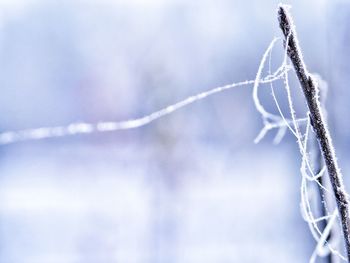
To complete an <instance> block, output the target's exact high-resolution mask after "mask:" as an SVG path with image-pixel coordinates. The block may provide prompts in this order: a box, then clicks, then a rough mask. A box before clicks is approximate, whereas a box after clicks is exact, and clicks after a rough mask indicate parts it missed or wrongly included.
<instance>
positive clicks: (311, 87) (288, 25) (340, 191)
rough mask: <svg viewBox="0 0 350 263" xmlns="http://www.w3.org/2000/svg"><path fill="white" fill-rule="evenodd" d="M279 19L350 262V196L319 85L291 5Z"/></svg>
mask: <svg viewBox="0 0 350 263" xmlns="http://www.w3.org/2000/svg"><path fill="white" fill-rule="evenodd" d="M278 20H279V24H280V27H281V30H282V32H283V34H284V36H285V38H286V40H285V42H284V44H285V46H286V49H287V53H288V56H289V58H290V60H291V62H292V64H293V66H294V69H295V72H296V75H297V77H298V79H299V82H300V85H301V87H302V90H303V92H304V95H305V98H306V101H307V105H308V108H309V111H310V112H309V117H310V121H311V125H312V127H313V130H314V132H315V134H316V138H317V140H318V143H319V146H320V149H321V151H322V155H323V158H324V161H325V164H326V167H327V170H328V174H329V177H330V181H331V184H332V188H333V192H334V196H335V199H336V202H337V206H338V209H339V213H340V219H341V223H342V230H343V235H344V240H345V247H346V251H347V257H348V260H349V261H350V234H349V230H350V221H349V201H348V195H347V193H346V191H345V188H344V183H343V178H342V174H341V172H340V169H339V167H338V163H337V159H336V156H335V150H334V146H333V143H332V140H331V137H330V133H329V130H328V128H327V125H326V122H325V120H324V117H323V114H322V111H321V107H320V103H319V98H318V96H319V94H318V87H317V83H316V81H315V79H314V78H313V77H312V75H311V74H310V73H309V72H308V71H307V68H306V66H305V63H304V60H303V56H302V53H301V50H300V47H299V43H298V39H297V35H296V31H295V27H294V24H293V21H292V18H291V15H290V14H289V11H288V6H285V5H279V8H278Z"/></svg>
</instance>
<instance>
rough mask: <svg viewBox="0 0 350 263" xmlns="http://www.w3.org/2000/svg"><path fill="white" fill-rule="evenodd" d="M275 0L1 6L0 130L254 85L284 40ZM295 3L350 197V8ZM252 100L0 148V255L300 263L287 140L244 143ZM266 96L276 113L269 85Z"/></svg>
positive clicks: (147, 109) (233, 94) (294, 174)
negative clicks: (323, 85) (268, 55)
mask: <svg viewBox="0 0 350 263" xmlns="http://www.w3.org/2000/svg"><path fill="white" fill-rule="evenodd" d="M278 2H279V1H260V0H251V1H238V0H237V1H231V0H218V1H209V0H204V1H175V0H169V1H161V0H144V1H142V0H118V1H97V0H96V1H25V0H13V1H10V0H8V1H5V0H1V1H0V87H1V96H0V130H1V131H7V130H21V129H26V128H35V127H41V126H55V125H65V124H69V123H72V122H76V121H86V122H97V121H109V120H113V121H119V120H125V119H129V118H135V117H140V116H143V115H145V114H149V113H151V112H153V111H155V110H158V109H160V108H162V107H164V106H167V105H169V104H172V103H175V102H177V101H179V100H181V99H183V98H186V97H188V96H190V95H193V94H196V93H198V92H201V91H205V90H208V89H210V88H213V87H216V86H220V85H223V84H228V83H232V82H238V81H243V80H247V79H254V77H255V74H256V71H257V68H258V65H259V61H260V58H261V56H262V54H263V53H264V51H265V49H266V48H267V46H268V45H269V43H270V41H271V40H272V39H273V37H275V36H280V35H281V34H280V30H279V28H278V23H277V18H276V9H277V4H278ZM288 3H290V4H292V5H293V9H292V13H293V15H294V19H295V22H296V26H297V30H298V34H299V38H300V41H301V45H302V48H303V50H304V57H305V60H306V62H307V64H308V66H309V68H310V70H311V71H312V72H318V73H319V74H320V75H321V76H322V77H323V78H324V79H325V80H326V81H327V82H328V85H329V97H328V101H327V107H328V114H329V115H328V116H329V119H330V126H331V130H332V134H333V135H334V141H335V145H336V148H337V153H338V158H339V162H340V166H341V167H342V171H343V173H344V176H345V181H346V184H347V188H348V189H350V179H347V177H348V175H349V174H350V163H349V162H348V161H347V160H348V158H349V157H350V151H349V146H350V122H349V121H348V119H347V116H349V114H350V106H349V102H348V101H349V95H350V90H349V86H348V83H349V81H350V80H349V72H350V67H349V64H348V57H349V55H350V49H349V47H348V43H349V41H350V28H349V26H348V24H349V19H350V4H349V3H347V1H325V0H324V1H319V0H318V1H316V0H314V1H289V2H288ZM315 4H317V6H315ZM310 13H311V15H310ZM280 45H281V43H280V42H279V43H278V46H280ZM281 50H282V47H279V48H276V52H275V53H274V56H273V65H274V67H276V66H277V65H278V64H279V63H280V62H281V60H282V57H281V54H282V53H281ZM278 87H282V85H281V83H279V84H278V83H276V93H277V95H278V97H279V98H280V99H281V103H282V102H283V101H284V100H285V98H284V96H285V93H284V92H283V90H282V89H278ZM292 88H293V94H294V95H295V98H296V102H295V103H296V105H297V108H298V109H299V111H298V116H300V117H302V116H303V114H304V106H303V102H302V101H301V100H300V97H301V96H300V89H299V88H298V85H294V86H293V87H292ZM262 89H263V88H262ZM251 92H252V87H251V86H244V87H237V88H235V89H233V90H230V91H226V92H223V93H220V94H217V95H214V96H212V97H210V98H207V99H205V100H203V101H200V102H198V103H195V104H192V105H190V106H188V107H186V108H184V109H182V110H180V111H177V112H175V113H173V114H171V115H169V116H167V117H164V118H162V119H159V120H157V121H156V122H153V123H151V124H150V125H148V126H145V127H141V128H139V129H135V130H126V131H120V132H111V133H101V134H92V135H77V136H71V137H64V138H57V139H46V140H41V141H30V142H21V143H17V144H11V145H6V146H0V262H1V263H12V262H13V263H22V262H23V263H44V262H45V263H56V262H57V263H61V262H67V263H70V262H72V263H73V262H74V263H78V262H82V263H85V262H89V263H98V262H122V263H146V262H147V263H164V262H167V263H175V262H176V263H197V262H201V263H228V262H307V261H308V259H309V257H310V255H311V253H312V251H313V249H314V247H315V242H314V241H313V239H312V237H311V234H310V233H309V230H308V227H307V224H306V223H305V222H304V221H303V220H302V217H301V215H300V208H299V203H300V181H301V177H300V174H299V165H300V155H299V151H298V149H297V145H296V143H295V138H293V137H292V136H290V135H287V136H286V137H285V138H284V139H283V141H282V142H281V144H280V145H278V146H275V145H273V144H272V140H273V136H274V132H271V133H269V134H268V136H267V137H266V138H264V140H263V141H262V142H261V143H260V144H257V145H255V144H254V143H253V140H254V138H255V137H256V135H257V134H258V133H259V131H260V129H261V128H262V127H263V124H262V121H261V118H260V116H259V114H258V113H257V112H256V110H255V108H254V104H253V100H252V98H251ZM261 98H262V101H263V102H264V105H266V107H267V108H268V109H269V110H271V111H275V112H276V109H275V107H274V103H273V100H272V97H271V95H270V90H269V89H268V86H267V88H266V90H262V94H261ZM282 104H283V103H282ZM283 109H284V110H287V108H283ZM320 262H321V261H320Z"/></svg>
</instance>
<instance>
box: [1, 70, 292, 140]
mask: <svg viewBox="0 0 350 263" xmlns="http://www.w3.org/2000/svg"><path fill="white" fill-rule="evenodd" d="M288 70H289V69H284V70H283V71H281V68H279V69H278V70H277V71H276V72H275V73H274V74H272V75H268V76H266V77H265V78H263V79H259V80H246V81H242V82H237V83H232V84H228V85H225V86H220V87H216V88H213V89H211V90H209V91H205V92H202V93H199V94H197V95H193V96H190V97H188V98H186V99H184V100H182V101H180V102H177V103H175V104H172V105H170V106H167V107H165V108H163V109H161V110H159V111H155V112H153V113H151V114H149V115H146V116H144V117H141V118H136V119H132V120H127V121H121V122H98V123H85V122H80V123H79V122H78V123H72V124H69V125H68V126H56V127H41V128H36V129H27V130H20V131H7V132H3V133H0V145H4V144H11V143H16V142H19V141H28V140H40V139H45V138H53V137H63V136H69V135H76V134H89V133H93V132H108V131H117V130H128V129H134V128H139V127H142V126H145V125H147V124H149V123H151V122H153V121H155V120H157V119H159V118H161V117H164V116H166V115H169V114H171V113H173V112H175V111H176V110H179V109H181V108H183V107H185V106H187V105H189V104H192V103H194V102H196V101H199V100H202V99H204V98H206V97H209V96H211V95H214V94H216V93H219V92H223V91H225V90H229V89H232V88H235V87H239V86H246V85H251V84H254V85H257V82H258V83H269V82H273V81H276V80H278V79H280V78H282V76H283V74H284V72H285V71H288Z"/></svg>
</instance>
